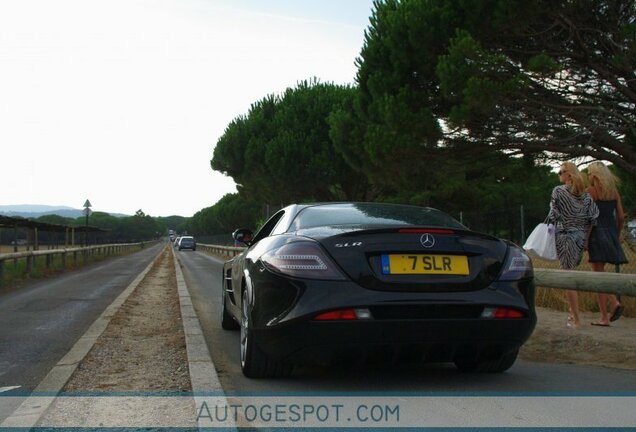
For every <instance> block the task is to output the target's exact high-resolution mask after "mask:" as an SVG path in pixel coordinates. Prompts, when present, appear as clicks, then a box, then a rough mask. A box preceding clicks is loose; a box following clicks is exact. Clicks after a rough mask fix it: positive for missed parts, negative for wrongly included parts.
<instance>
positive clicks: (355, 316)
mask: <svg viewBox="0 0 636 432" xmlns="http://www.w3.org/2000/svg"><path fill="white" fill-rule="evenodd" d="M371 318H372V316H371V311H370V310H369V309H367V308H356V309H340V310H335V311H329V312H323V313H321V314H318V315H316V316H315V317H314V321H352V320H368V319H371Z"/></svg>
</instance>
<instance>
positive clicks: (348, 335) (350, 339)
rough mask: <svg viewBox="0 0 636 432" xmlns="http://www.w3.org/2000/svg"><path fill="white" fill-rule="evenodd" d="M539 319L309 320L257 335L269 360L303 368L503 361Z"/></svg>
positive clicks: (260, 331)
mask: <svg viewBox="0 0 636 432" xmlns="http://www.w3.org/2000/svg"><path fill="white" fill-rule="evenodd" d="M535 324H536V317H535V316H532V317H528V318H522V319H506V320H492V319H474V320H410V321H400V320H394V321H385V320H382V321H374V320H368V321H367V320H360V321H333V322H317V321H303V322H298V323H293V324H292V323H289V324H287V325H284V326H280V327H278V328H269V329H262V330H259V331H257V332H256V334H255V340H256V341H257V343H258V345H259V347H260V348H261V349H262V350H263V351H264V352H265V353H266V354H267V355H269V356H271V357H272V358H275V359H278V360H284V361H289V362H291V363H303V364H327V363H334V362H338V361H347V362H348V361H354V362H364V363H369V362H371V363H373V362H375V361H381V362H387V361H392V362H416V363H419V362H449V361H453V360H455V359H456V358H459V357H461V358H466V357H472V356H481V355H488V356H493V357H495V356H499V355H501V354H505V353H507V352H510V351H514V350H516V349H518V348H519V347H521V345H522V344H523V343H524V342H525V341H526V340H527V339H528V338H529V337H530V335H531V333H532V330H533V329H534V326H535Z"/></svg>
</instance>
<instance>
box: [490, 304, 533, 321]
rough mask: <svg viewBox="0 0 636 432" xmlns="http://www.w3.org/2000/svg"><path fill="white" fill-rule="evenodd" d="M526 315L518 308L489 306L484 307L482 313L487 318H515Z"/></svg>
mask: <svg viewBox="0 0 636 432" xmlns="http://www.w3.org/2000/svg"><path fill="white" fill-rule="evenodd" d="M525 316H526V315H525V314H524V313H523V312H521V311H520V310H517V309H510V308H503V307H498V308H494V307H487V308H484V310H483V312H482V313H481V317H482V318H487V319H515V318H524V317H525Z"/></svg>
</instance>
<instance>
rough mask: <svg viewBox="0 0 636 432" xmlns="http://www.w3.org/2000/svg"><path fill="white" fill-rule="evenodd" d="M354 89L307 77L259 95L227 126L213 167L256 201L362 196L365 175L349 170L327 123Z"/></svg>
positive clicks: (274, 201) (345, 198) (290, 200)
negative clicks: (276, 91) (281, 90)
mask: <svg viewBox="0 0 636 432" xmlns="http://www.w3.org/2000/svg"><path fill="white" fill-rule="evenodd" d="M355 91H356V90H355V89H354V88H351V87H349V86H338V85H334V84H323V83H319V82H317V81H316V80H312V81H303V82H300V83H299V84H298V85H297V87H295V88H289V89H287V90H286V91H285V93H283V94H282V95H281V96H276V95H269V96H267V97H265V98H263V99H262V100H260V101H258V102H256V103H254V104H253V105H252V107H251V109H250V111H249V113H248V114H247V115H246V116H241V117H238V118H236V119H234V120H233V121H232V122H231V123H230V124H229V125H228V127H227V128H226V130H225V132H224V134H223V136H222V137H221V138H220V139H219V140H218V143H217V145H216V147H215V149H214V155H213V158H212V160H211V166H212V168H213V169H215V170H218V171H221V172H223V173H224V174H226V175H229V176H231V177H232V178H233V179H234V181H235V182H236V183H237V185H238V186H237V187H238V189H239V191H240V192H241V194H243V195H244V196H245V197H247V198H251V199H252V200H255V201H256V202H259V203H271V204H279V203H286V202H298V201H333V200H353V199H360V198H363V197H364V194H365V192H366V179H365V178H364V177H362V176H353V175H351V170H350V167H349V165H347V163H346V162H345V160H344V159H343V157H342V156H341V155H340V154H339V153H338V152H337V151H336V149H335V148H334V146H333V144H332V141H331V140H330V137H329V125H328V117H329V115H330V114H331V112H332V111H333V110H334V109H335V108H336V107H339V106H342V105H343V104H345V103H347V101H349V100H351V99H352V98H353V96H354V94H355Z"/></svg>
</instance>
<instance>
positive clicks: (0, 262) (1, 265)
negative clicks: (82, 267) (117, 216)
mask: <svg viewBox="0 0 636 432" xmlns="http://www.w3.org/2000/svg"><path fill="white" fill-rule="evenodd" d="M153 243H156V241H149V242H139V243H121V244H107V245H96V246H88V247H75V248H64V249H52V250H42V251H40V250H36V251H24V252H12V253H6V254H0V283H1V282H2V278H3V276H4V269H5V261H10V260H13V261H14V262H16V263H17V260H19V259H26V273H27V274H30V273H31V272H32V271H33V267H34V264H35V259H36V258H37V257H44V258H45V265H46V268H47V269H48V268H50V267H51V262H52V259H53V257H54V256H56V255H60V256H61V258H62V267H64V268H65V267H66V261H67V257H68V256H70V255H72V257H73V263H74V264H77V259H78V255H81V256H82V258H83V259H84V260H87V259H88V257H89V256H93V255H114V254H116V253H119V252H121V251H124V250H127V249H133V248H139V249H143V248H145V247H146V245H149V244H153Z"/></svg>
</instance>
